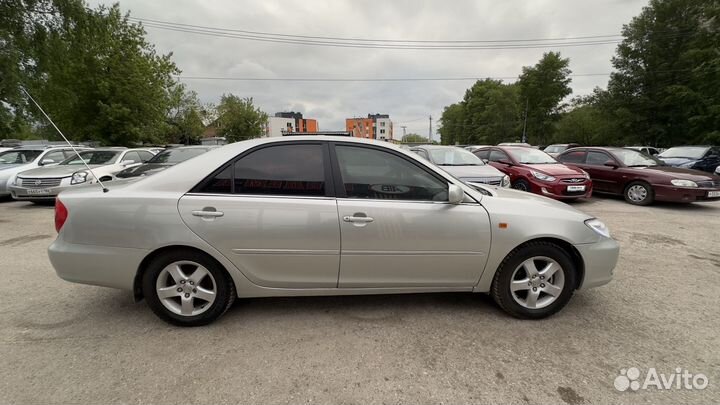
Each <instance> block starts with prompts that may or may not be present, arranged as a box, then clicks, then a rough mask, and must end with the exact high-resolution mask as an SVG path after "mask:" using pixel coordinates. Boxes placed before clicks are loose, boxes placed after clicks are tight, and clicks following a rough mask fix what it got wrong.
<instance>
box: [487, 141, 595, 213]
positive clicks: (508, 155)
mask: <svg viewBox="0 0 720 405" xmlns="http://www.w3.org/2000/svg"><path fill="white" fill-rule="evenodd" d="M475 156H477V157H479V158H480V159H481V160H483V161H485V162H489V164H490V165H491V166H493V167H495V168H496V169H498V170H500V171H501V172H503V173H505V174H507V175H508V176H510V184H511V187H512V188H514V189H516V190H521V191H529V192H532V193H535V194H540V195H544V196H546V197H550V198H555V199H558V200H568V199H577V198H581V197H586V198H589V197H590V196H591V195H592V180H590V176H589V175H588V174H587V173H586V172H585V171H584V170H582V169H578V168H576V167H571V166H566V165H564V164H562V163H560V162H558V161H557V160H555V159H554V158H553V157H552V156H550V155H548V154H547V153H545V152H543V151H541V150H538V149H533V148H525V147H517V146H493V147H488V148H481V149H478V150H477V151H475Z"/></svg>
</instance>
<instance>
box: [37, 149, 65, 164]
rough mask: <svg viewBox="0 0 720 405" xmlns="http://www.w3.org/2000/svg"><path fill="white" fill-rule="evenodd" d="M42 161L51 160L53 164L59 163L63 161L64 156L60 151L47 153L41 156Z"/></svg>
mask: <svg viewBox="0 0 720 405" xmlns="http://www.w3.org/2000/svg"><path fill="white" fill-rule="evenodd" d="M42 160H52V161H53V162H54V163H60V162H62V161H63V160H65V154H64V153H63V151H61V150H58V151H55V152H49V153H48V154H47V155H45V156H43V158H42ZM51 164H52V163H51Z"/></svg>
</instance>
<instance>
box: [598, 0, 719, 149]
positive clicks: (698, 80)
mask: <svg viewBox="0 0 720 405" xmlns="http://www.w3.org/2000/svg"><path fill="white" fill-rule="evenodd" d="M719 16H720V3H718V2H717V0H651V1H650V4H649V5H648V6H647V7H645V8H644V9H643V11H642V12H641V13H640V15H639V16H637V17H635V18H633V20H632V21H631V22H630V23H629V24H628V25H626V26H625V27H624V28H623V36H624V37H625V38H624V40H623V42H622V43H621V44H620V45H619V46H618V48H617V52H616V56H615V57H614V58H613V66H614V67H615V69H616V72H615V73H614V74H613V75H612V76H611V78H610V82H609V84H608V91H609V93H610V97H609V99H608V100H607V103H605V105H604V107H605V108H606V109H607V111H608V112H610V113H611V114H612V116H613V117H614V119H616V120H617V123H618V125H619V128H620V130H621V131H623V133H625V134H632V137H633V138H634V139H636V141H637V142H639V143H647V144H653V145H659V146H670V145H677V144H687V143H720V98H718V94H720V52H718V43H720V17H719Z"/></svg>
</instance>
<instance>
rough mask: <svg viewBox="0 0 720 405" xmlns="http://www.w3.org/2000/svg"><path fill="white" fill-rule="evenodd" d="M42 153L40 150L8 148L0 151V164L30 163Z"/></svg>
mask: <svg viewBox="0 0 720 405" xmlns="http://www.w3.org/2000/svg"><path fill="white" fill-rule="evenodd" d="M40 153H42V151H41V150H9V151H5V152H2V153H0V165H17V164H24V163H30V162H32V161H33V160H35V159H36V158H37V157H38V156H40Z"/></svg>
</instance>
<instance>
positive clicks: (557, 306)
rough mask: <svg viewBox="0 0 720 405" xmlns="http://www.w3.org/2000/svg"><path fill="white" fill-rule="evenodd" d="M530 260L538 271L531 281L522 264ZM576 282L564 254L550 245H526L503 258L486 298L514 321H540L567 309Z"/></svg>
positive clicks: (570, 264) (573, 270) (575, 269)
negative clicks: (491, 299) (519, 319)
mask: <svg viewBox="0 0 720 405" xmlns="http://www.w3.org/2000/svg"><path fill="white" fill-rule="evenodd" d="M531 260H532V264H533V265H534V267H535V268H536V269H537V271H538V272H537V273H536V274H533V275H534V276H535V277H530V273H529V272H528V271H527V266H528V265H527V264H526V263H528V262H530V261H531ZM548 266H550V267H548ZM552 270H554V272H553V271H552ZM548 272H550V273H548ZM548 274H550V275H549V276H548ZM546 276H547V277H546ZM576 278H577V268H576V267H575V264H574V263H573V261H572V259H571V258H570V256H569V255H568V253H567V252H565V250H563V249H562V248H560V247H559V246H557V245H555V244H553V243H550V242H530V243H527V244H525V245H522V246H520V247H518V248H516V249H515V250H513V251H512V252H510V254H508V255H507V257H505V260H503V262H502V263H501V264H500V267H499V268H498V270H497V272H496V273H495V276H494V278H493V283H492V287H491V289H490V295H491V296H492V298H493V300H495V302H496V303H497V304H498V306H499V307H500V308H502V309H503V310H504V311H505V312H507V313H508V314H510V315H512V316H514V317H516V318H521V319H541V318H546V317H548V316H550V315H552V314H554V313H556V312H558V311H559V310H561V309H562V308H563V307H564V306H565V305H567V303H568V302H569V301H570V298H571V297H572V295H573V293H574V292H575V286H576ZM551 287H552V288H551ZM533 288H534V289H536V290H535V291H533V290H532V289H533ZM513 289H515V291H513ZM533 297H534V299H535V300H533V299H532V298H533ZM533 302H534V304H533Z"/></svg>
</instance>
